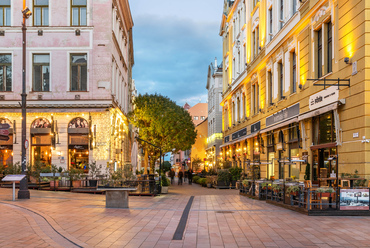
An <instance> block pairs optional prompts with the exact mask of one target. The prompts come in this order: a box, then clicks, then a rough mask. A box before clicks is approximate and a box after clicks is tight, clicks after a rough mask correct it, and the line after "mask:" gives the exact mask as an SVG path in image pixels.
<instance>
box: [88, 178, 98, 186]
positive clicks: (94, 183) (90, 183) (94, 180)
mask: <svg viewBox="0 0 370 248" xmlns="http://www.w3.org/2000/svg"><path fill="white" fill-rule="evenodd" d="M89 185H90V187H96V185H98V180H96V179H92V180H89Z"/></svg>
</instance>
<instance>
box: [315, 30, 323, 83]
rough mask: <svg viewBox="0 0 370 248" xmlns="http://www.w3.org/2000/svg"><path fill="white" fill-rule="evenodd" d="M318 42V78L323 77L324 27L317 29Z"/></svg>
mask: <svg viewBox="0 0 370 248" xmlns="http://www.w3.org/2000/svg"><path fill="white" fill-rule="evenodd" d="M316 37H317V38H316V44H317V49H316V51H317V54H316V55H317V56H316V58H317V60H316V68H317V78H321V77H322V29H321V28H320V29H319V30H317V31H316Z"/></svg>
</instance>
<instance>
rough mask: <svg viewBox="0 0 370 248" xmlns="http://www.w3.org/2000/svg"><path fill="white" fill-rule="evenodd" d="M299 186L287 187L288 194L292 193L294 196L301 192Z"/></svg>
mask: <svg viewBox="0 0 370 248" xmlns="http://www.w3.org/2000/svg"><path fill="white" fill-rule="evenodd" d="M299 190H300V188H299V186H290V187H289V188H288V189H287V191H286V192H287V193H288V194H291V195H293V196H297V195H298V194H299Z"/></svg>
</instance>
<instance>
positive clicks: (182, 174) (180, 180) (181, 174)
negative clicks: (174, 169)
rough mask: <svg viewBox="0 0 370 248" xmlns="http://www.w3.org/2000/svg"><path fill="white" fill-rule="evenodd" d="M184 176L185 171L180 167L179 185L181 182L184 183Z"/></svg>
mask: <svg viewBox="0 0 370 248" xmlns="http://www.w3.org/2000/svg"><path fill="white" fill-rule="evenodd" d="M183 177H184V173H183V172H182V170H181V169H180V171H179V185H180V184H181V185H182V178H183Z"/></svg>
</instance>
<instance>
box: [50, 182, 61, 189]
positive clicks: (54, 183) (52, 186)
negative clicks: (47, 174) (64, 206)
mask: <svg viewBox="0 0 370 248" xmlns="http://www.w3.org/2000/svg"><path fill="white" fill-rule="evenodd" d="M58 186H59V181H50V188H53V189H54V188H58Z"/></svg>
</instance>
